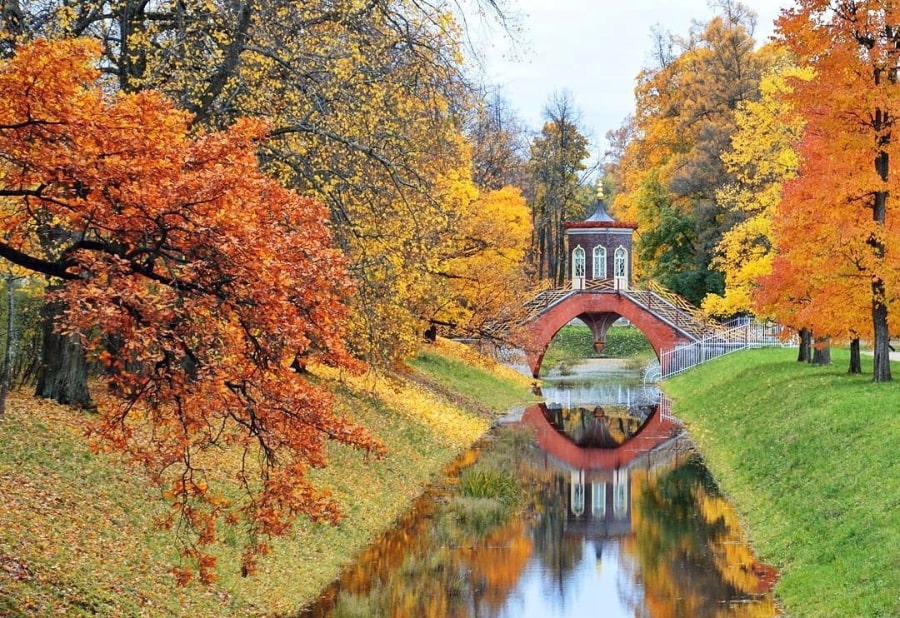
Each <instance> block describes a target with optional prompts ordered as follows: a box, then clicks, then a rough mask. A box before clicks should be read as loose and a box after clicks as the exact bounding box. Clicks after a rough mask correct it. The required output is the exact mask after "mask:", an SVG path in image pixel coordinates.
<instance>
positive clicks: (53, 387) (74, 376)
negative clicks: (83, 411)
mask: <svg viewBox="0 0 900 618" xmlns="http://www.w3.org/2000/svg"><path fill="white" fill-rule="evenodd" d="M61 311H62V307H61V306H60V305H59V304H58V303H56V302H52V301H48V302H47V303H45V304H44V309H43V312H42V313H43V325H42V329H43V343H44V345H43V349H42V350H41V363H40V366H39V367H38V375H37V388H36V390H35V395H36V396H37V397H44V398H46V399H53V400H54V401H57V402H59V403H61V404H64V405H72V406H79V407H82V408H88V409H92V408H93V407H94V402H93V401H91V395H90V393H89V392H88V388H87V360H86V358H85V352H84V348H83V347H82V346H81V344H80V342H79V341H78V340H77V339H76V338H75V337H74V336H72V335H69V336H63V335H61V334H60V333H58V332H56V329H55V328H54V324H55V318H56V316H57V315H59V313H60V312H61Z"/></svg>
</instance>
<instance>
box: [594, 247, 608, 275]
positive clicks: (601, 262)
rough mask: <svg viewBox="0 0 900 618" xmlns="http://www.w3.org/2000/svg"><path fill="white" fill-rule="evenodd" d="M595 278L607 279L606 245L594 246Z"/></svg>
mask: <svg viewBox="0 0 900 618" xmlns="http://www.w3.org/2000/svg"><path fill="white" fill-rule="evenodd" d="M592 272H593V275H594V279H606V247H594V270H593V271H592Z"/></svg>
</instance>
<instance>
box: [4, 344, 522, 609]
mask: <svg viewBox="0 0 900 618" xmlns="http://www.w3.org/2000/svg"><path fill="white" fill-rule="evenodd" d="M414 365H415V366H416V367H419V368H414V369H412V370H411V373H410V374H409V375H408V376H405V377H397V378H396V379H395V380H392V381H391V383H390V384H386V383H382V382H377V381H373V380H371V379H359V380H347V379H343V378H341V377H340V376H336V375H330V374H329V373H328V372H327V371H325V370H317V373H319V374H320V377H321V378H323V379H327V380H331V381H332V386H333V390H334V391H335V392H336V394H337V399H338V402H337V405H338V409H339V411H341V412H342V413H344V414H347V415H349V416H352V417H353V418H354V419H355V420H356V421H357V422H359V423H361V424H362V425H364V426H366V427H368V428H369V429H370V430H371V431H372V432H373V433H375V434H376V435H377V436H378V437H380V438H381V439H382V440H383V441H384V442H385V443H386V444H387V446H388V448H389V449H390V454H389V455H388V457H387V458H385V459H384V460H382V461H371V460H370V461H367V460H366V459H365V458H364V457H363V455H361V454H360V453H357V452H355V451H352V450H350V449H348V448H346V447H341V446H334V447H333V448H332V450H331V458H330V462H331V463H330V466H329V468H327V469H325V470H321V471H316V478H317V479H318V481H320V482H321V483H322V484H323V485H326V486H328V487H330V488H331V489H332V491H333V492H334V493H335V495H336V496H337V498H338V500H339V501H340V503H341V505H342V506H343V508H344V513H345V519H344V520H343V522H342V523H341V524H340V525H338V526H326V525H317V526H314V525H311V524H308V523H304V522H299V524H298V525H297V527H296V530H295V532H294V534H293V535H292V536H291V537H290V538H287V539H283V540H278V541H276V542H274V543H273V551H272V554H271V555H270V556H268V557H266V558H264V559H263V560H262V561H261V563H260V567H259V572H258V574H257V575H256V576H254V577H250V578H242V577H240V574H239V560H240V547H239V546H238V545H237V542H236V540H235V539H233V538H229V537H227V536H226V537H225V539H224V541H223V542H222V543H221V544H220V545H219V546H218V547H217V550H216V553H217V556H218V558H219V566H218V570H217V574H218V577H219V580H218V582H217V583H216V584H214V585H212V586H209V587H204V586H202V585H198V584H192V585H190V586H187V587H184V588H178V587H176V586H174V580H173V578H172V577H171V575H170V574H169V569H170V567H171V566H172V565H173V564H174V563H175V562H176V560H177V551H176V549H175V548H173V544H172V541H173V537H172V536H171V533H169V532H162V531H158V530H156V529H155V528H154V526H153V523H152V522H153V519H154V517H156V516H158V515H159V514H161V513H163V512H164V511H165V510H166V508H167V504H166V502H165V501H163V500H162V499H159V497H158V496H159V494H158V490H156V489H154V488H153V487H152V486H151V485H150V484H149V483H148V482H147V481H146V480H145V478H144V477H143V476H142V475H141V474H140V472H138V471H136V470H134V469H131V468H129V467H128V466H126V465H123V464H122V463H121V462H119V461H117V460H116V459H115V458H113V457H110V456H107V455H95V454H93V453H91V451H90V449H89V447H88V444H87V442H86V441H85V439H84V438H83V433H84V428H85V426H86V424H87V422H88V417H86V416H85V415H83V414H81V413H78V412H74V411H72V410H69V409H67V408H64V407H62V406H56V405H52V404H49V403H46V402H42V401H38V400H35V399H33V398H31V397H29V396H27V395H24V394H14V395H13V396H12V397H11V399H10V401H9V405H8V410H7V415H6V416H5V417H4V418H3V419H2V420H0V444H3V448H0V615H2V616H53V615H66V616H89V615H91V616H96V615H100V616H139V615H145V616H233V615H276V614H279V615H285V614H291V613H293V612H295V611H296V610H298V609H299V608H300V607H302V606H303V605H305V604H306V603H307V602H309V601H310V600H312V599H313V598H314V597H315V595H316V594H317V593H318V591H319V590H320V589H321V588H322V587H323V586H324V585H325V584H326V583H328V582H329V581H331V580H332V579H333V578H334V577H335V576H336V575H337V573H338V571H339V569H340V567H341V565H342V564H345V563H347V562H348V561H350V560H351V559H352V557H353V556H354V555H355V554H356V553H358V552H359V551H361V550H362V549H363V548H364V547H365V546H366V545H367V544H368V543H369V542H370V541H371V540H372V539H373V538H374V537H375V536H376V535H377V534H378V533H380V532H381V531H382V530H383V529H384V528H385V527H386V526H388V525H389V524H390V522H391V521H393V520H394V519H395V518H396V517H397V516H398V515H399V514H400V513H402V512H403V510H404V509H405V507H406V505H407V504H408V502H409V501H410V500H411V499H412V498H414V497H415V496H416V495H418V494H419V493H420V491H421V490H422V488H423V487H424V486H425V485H426V484H427V483H429V482H430V481H431V480H433V479H434V478H436V477H437V475H439V474H440V473H441V470H442V469H443V467H444V466H445V465H446V464H447V463H448V462H449V461H450V460H452V459H453V458H454V457H455V456H456V454H458V453H459V452H460V451H462V450H463V449H465V448H466V447H468V446H469V445H470V444H471V443H472V442H473V441H474V440H476V439H477V438H478V437H479V436H480V435H481V434H482V433H483V432H484V431H485V430H486V429H487V427H488V426H489V425H490V423H491V421H492V418H493V416H494V415H495V414H496V413H499V412H503V411H505V410H506V409H507V408H508V407H509V406H510V405H512V404H513V403H517V402H521V401H522V400H523V399H525V398H527V397H528V386H529V384H530V380H528V379H526V378H524V377H522V376H518V375H517V374H514V373H510V372H507V371H505V370H503V369H502V368H496V367H494V366H492V365H491V364H490V363H488V362H484V361H479V362H478V363H473V362H472V357H471V356H470V353H469V352H468V351H467V350H466V349H464V348H461V347H459V346H455V345H453V344H450V343H447V342H442V343H441V344H440V345H439V346H437V347H433V348H430V349H429V351H428V352H427V353H425V354H423V355H422V357H420V358H419V359H418V360H417V361H416V362H415V363H414ZM473 384H474V386H472V385H473ZM467 385H468V386H467ZM469 402H473V403H475V404H477V405H475V406H473V407H468V406H467V405H466V404H467V403H469Z"/></svg>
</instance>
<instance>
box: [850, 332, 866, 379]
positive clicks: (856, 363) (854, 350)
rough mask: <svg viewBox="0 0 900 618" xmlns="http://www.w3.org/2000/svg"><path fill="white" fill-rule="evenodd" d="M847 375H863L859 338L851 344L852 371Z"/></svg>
mask: <svg viewBox="0 0 900 618" xmlns="http://www.w3.org/2000/svg"><path fill="white" fill-rule="evenodd" d="M847 373H853V374H859V373H862V359H861V358H860V354H859V337H857V338H855V339H853V341H851V342H850V369H849V370H847Z"/></svg>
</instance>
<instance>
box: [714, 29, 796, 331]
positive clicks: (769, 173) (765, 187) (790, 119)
mask: <svg viewBox="0 0 900 618" xmlns="http://www.w3.org/2000/svg"><path fill="white" fill-rule="evenodd" d="M760 53H761V54H763V53H765V54H770V55H771V59H770V62H771V66H772V69H771V71H770V72H769V73H768V74H767V75H766V76H765V77H763V79H762V80H761V81H760V85H759V92H760V97H759V99H758V100H755V101H745V102H743V103H742V104H741V106H740V107H739V109H738V111H737V114H736V122H737V130H736V131H735V133H734V135H733V136H732V138H731V149H730V150H729V151H727V152H725V153H723V154H722V160H723V161H724V162H725V167H726V169H727V170H728V172H729V173H730V174H731V175H732V178H733V180H732V181H731V182H729V183H728V184H727V185H725V186H724V187H722V188H721V189H719V190H718V192H717V194H716V198H717V200H718V201H719V203H720V204H721V205H722V207H723V208H724V209H725V210H726V211H727V213H728V216H729V217H730V218H732V219H733V220H734V221H736V222H737V223H735V224H734V226H733V227H731V229H729V230H728V231H726V232H725V233H724V234H723V235H722V239H721V240H720V241H719V244H718V246H717V247H716V252H715V257H714V258H713V261H712V266H713V267H715V268H716V269H718V270H719V271H721V272H722V273H724V275H725V291H724V293H723V294H714V293H711V294H708V295H707V296H706V298H705V299H704V300H703V309H704V310H705V311H706V312H707V313H709V314H712V315H716V316H719V317H729V316H732V315H736V314H740V313H747V312H750V311H751V310H752V307H753V305H752V298H751V296H752V291H753V288H754V287H755V286H756V285H757V282H758V280H759V278H760V277H762V276H764V275H768V274H769V273H770V272H771V269H772V260H773V258H774V248H773V239H772V229H771V224H772V217H773V215H774V212H775V208H776V207H777V206H778V204H779V202H780V201H781V192H782V185H783V183H784V182H785V181H787V180H790V179H791V178H794V177H796V175H797V167H798V165H799V159H798V156H797V153H796V151H795V149H794V144H795V143H796V141H797V139H798V138H799V135H800V133H801V130H802V119H801V118H800V117H799V116H797V115H796V114H795V113H793V112H792V110H791V107H790V106H789V104H788V103H787V102H786V101H785V99H784V95H785V94H786V93H787V92H789V91H790V86H789V85H788V80H789V79H791V78H798V79H809V78H810V77H811V73H810V71H809V70H808V69H798V68H796V67H793V66H791V65H790V63H789V62H788V61H787V57H786V54H785V52H784V50H783V48H778V47H771V46H770V47H769V48H765V49H764V50H761V52H760Z"/></svg>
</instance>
